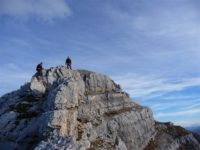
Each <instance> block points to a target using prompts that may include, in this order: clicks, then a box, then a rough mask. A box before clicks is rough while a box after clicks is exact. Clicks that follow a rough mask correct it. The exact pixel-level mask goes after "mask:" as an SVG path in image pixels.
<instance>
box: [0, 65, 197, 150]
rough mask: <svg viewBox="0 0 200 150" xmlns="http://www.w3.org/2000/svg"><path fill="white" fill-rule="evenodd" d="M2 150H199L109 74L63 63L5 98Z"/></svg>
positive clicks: (1, 101)
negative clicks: (141, 103) (79, 68)
mask: <svg viewBox="0 0 200 150" xmlns="http://www.w3.org/2000/svg"><path fill="white" fill-rule="evenodd" d="M0 149H1V150H31V149H34V150H178V149H180V150H200V143H199V140H198V138H196V136H194V135H193V134H192V133H191V132H189V131H187V130H185V129H184V128H182V127H179V126H174V125H173V124H172V123H159V122H156V121H154V119H153V116H152V112H151V110H150V109H149V108H148V107H143V106H140V105H139V104H137V103H135V102H134V101H133V100H131V99H130V97H129V95H128V94H127V93H126V92H124V91H123V90H122V89H121V88H120V86H119V85H118V84H116V83H115V82H114V81H113V80H112V79H110V78H109V77H107V76H105V75H102V74H99V73H95V72H91V71H86V70H69V69H66V67H63V66H59V67H54V68H50V69H47V70H43V72H42V74H40V75H39V74H38V73H36V74H35V75H34V76H33V77H32V79H31V82H30V83H26V84H25V85H23V86H22V87H21V88H20V89H19V90H17V91H13V92H11V93H8V94H5V95H4V96H2V97H1V98H0Z"/></svg>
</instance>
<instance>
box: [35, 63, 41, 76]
mask: <svg viewBox="0 0 200 150" xmlns="http://www.w3.org/2000/svg"><path fill="white" fill-rule="evenodd" d="M42 70H43V67H42V62H41V63H40V64H38V65H37V67H36V71H37V73H38V75H42Z"/></svg>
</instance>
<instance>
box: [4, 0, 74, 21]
mask: <svg viewBox="0 0 200 150" xmlns="http://www.w3.org/2000/svg"><path fill="white" fill-rule="evenodd" d="M70 14H71V10H70V8H69V6H68V5H67V3H66V2H65V0H37V1H36V0H1V1H0V15H7V16H11V17H15V18H17V19H23V20H24V19H25V20H26V19H29V18H32V17H37V18H40V19H42V20H45V21H52V20H54V19H63V18H65V17H66V16H68V15H70Z"/></svg>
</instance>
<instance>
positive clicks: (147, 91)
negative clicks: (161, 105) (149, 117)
mask: <svg viewBox="0 0 200 150" xmlns="http://www.w3.org/2000/svg"><path fill="white" fill-rule="evenodd" d="M113 79H114V80H115V81H116V82H117V83H119V84H120V85H122V87H123V88H124V89H125V90H126V91H128V93H129V94H131V96H132V97H139V98H142V99H144V98H145V99H149V98H153V97H157V96H161V95H163V94H166V93H169V92H175V91H181V90H184V89H185V88H189V87H193V86H200V77H197V78H188V79H181V80H170V79H167V78H161V77H156V76H144V75H134V74H127V75H122V76H117V77H113Z"/></svg>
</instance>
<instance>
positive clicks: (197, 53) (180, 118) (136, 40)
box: [0, 0, 200, 126]
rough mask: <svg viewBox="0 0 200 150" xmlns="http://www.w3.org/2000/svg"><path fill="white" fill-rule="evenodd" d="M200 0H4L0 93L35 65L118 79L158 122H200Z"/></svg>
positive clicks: (0, 32)
mask: <svg viewBox="0 0 200 150" xmlns="http://www.w3.org/2000/svg"><path fill="white" fill-rule="evenodd" d="M199 8H200V2H199V1H198V0H163V1H161V0H151V1H149V0H123V1H115V0H84V1H78V0H37V1H35V0H0V56H1V59H0V68H1V69H0V95H3V94H5V93H6V92H9V91H12V90H15V89H17V88H19V87H20V85H22V84H24V83H25V82H28V81H30V78H31V76H32V75H33V74H34V73H35V66H36V64H37V63H39V62H41V61H43V63H44V66H45V67H46V68H48V67H51V66H57V65H64V62H65V59H66V57H67V56H68V55H69V56H71V57H72V59H73V68H74V69H80V68H81V69H88V70H93V71H96V72H100V73H103V74H107V75H108V76H110V77H112V78H113V79H114V80H115V81H116V82H117V83H120V84H121V85H122V87H123V88H124V90H126V91H127V92H128V93H129V94H130V96H131V97H132V98H133V99H134V100H135V101H137V102H139V103H140V104H142V105H145V106H149V107H151V108H152V110H153V113H154V117H155V119H156V120H159V121H172V122H174V123H176V124H181V125H183V126H188V125H194V124H196V125H200V119H199V118H200V67H199V64H200V10H199Z"/></svg>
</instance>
